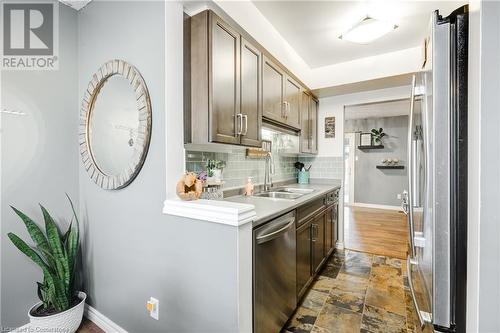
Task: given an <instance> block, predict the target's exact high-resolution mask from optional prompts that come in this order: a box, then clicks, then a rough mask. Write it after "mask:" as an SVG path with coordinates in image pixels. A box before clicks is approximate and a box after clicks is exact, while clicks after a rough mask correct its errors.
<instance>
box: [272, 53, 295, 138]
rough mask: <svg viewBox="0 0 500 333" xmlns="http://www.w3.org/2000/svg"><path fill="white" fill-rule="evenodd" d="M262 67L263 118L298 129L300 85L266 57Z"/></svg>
mask: <svg viewBox="0 0 500 333" xmlns="http://www.w3.org/2000/svg"><path fill="white" fill-rule="evenodd" d="M263 66H264V69H263V96H264V112H263V116H264V118H266V119H268V120H271V121H273V122H277V123H279V124H282V125H286V126H288V127H292V128H294V129H300V91H301V88H300V84H299V83H297V81H296V80H294V79H293V78H292V77H291V76H289V75H288V74H287V73H286V71H285V70H284V69H283V68H281V67H280V66H279V65H278V64H276V62H274V61H273V60H271V59H270V58H268V57H266V56H264V65H263Z"/></svg>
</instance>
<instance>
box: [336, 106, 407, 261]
mask: <svg viewBox="0 0 500 333" xmlns="http://www.w3.org/2000/svg"><path fill="white" fill-rule="evenodd" d="M408 110H409V99H401V100H391V101H384V102H376V103H365V104H357V105H347V106H345V107H344V145H343V154H344V181H343V186H344V209H343V216H344V219H343V220H344V247H345V248H346V249H350V250H355V251H361V252H368V253H372V254H377V255H384V256H389V257H393V258H399V259H405V258H406V257H407V251H408V227H407V221H406V215H405V214H404V213H403V212H402V210H401V195H402V193H403V191H404V190H405V188H407V181H408V175H407V168H406V166H405V162H406V160H407V141H408V140H407V137H408V115H407V112H408ZM380 128H383V132H384V133H386V136H385V137H383V140H382V142H379V141H377V142H375V140H374V136H373V135H372V134H370V133H372V130H373V129H375V130H376V131H379V130H380ZM366 135H368V139H369V140H368V141H369V142H368V143H363V144H361V142H362V140H361V137H362V136H363V142H364V141H366ZM370 138H371V139H370Z"/></svg>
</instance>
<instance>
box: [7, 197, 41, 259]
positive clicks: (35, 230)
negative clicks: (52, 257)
mask: <svg viewBox="0 0 500 333" xmlns="http://www.w3.org/2000/svg"><path fill="white" fill-rule="evenodd" d="M10 207H11V208H12V209H13V210H14V212H15V213H16V214H17V215H18V216H19V217H20V218H21V220H22V221H23V222H24V225H25V226H26V229H27V230H28V233H29V234H30V237H31V239H32V240H33V242H35V245H36V247H37V248H38V249H40V251H43V252H50V248H49V243H48V242H47V238H45V235H44V234H43V232H42V230H41V229H40V228H39V227H38V225H37V224H36V223H35V222H34V221H33V220H32V219H30V218H29V217H28V216H26V215H25V214H24V213H23V212H21V211H20V210H18V209H16V208H15V207H12V206H10Z"/></svg>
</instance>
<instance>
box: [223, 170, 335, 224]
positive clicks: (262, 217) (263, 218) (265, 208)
mask: <svg viewBox="0 0 500 333" xmlns="http://www.w3.org/2000/svg"><path fill="white" fill-rule="evenodd" d="M341 183H342V182H341V181H340V180H331V179H329V180H328V181H325V182H323V183H316V182H314V181H313V182H312V184H307V185H304V184H289V185H286V187H295V188H304V189H313V190H314V192H312V193H309V194H306V195H304V196H302V197H300V198H298V199H295V200H289V199H272V198H262V197H255V196H243V195H239V196H234V197H230V198H226V199H224V201H229V202H235V203H241V204H247V205H253V206H254V209H255V213H256V214H255V216H254V218H253V221H252V224H253V227H256V226H258V225H260V224H262V223H264V222H267V221H269V220H271V219H273V218H275V217H277V216H280V215H282V214H285V213H287V212H289V211H291V210H293V209H295V208H297V207H299V206H302V205H304V204H306V203H307V202H309V201H311V200H314V199H317V198H318V197H321V196H323V195H325V194H326V193H328V192H330V191H333V190H334V189H336V188H340V184H341Z"/></svg>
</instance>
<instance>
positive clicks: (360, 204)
mask: <svg viewBox="0 0 500 333" xmlns="http://www.w3.org/2000/svg"><path fill="white" fill-rule="evenodd" d="M350 206H352V207H365V208H375V209H388V210H403V209H402V208H401V206H389V205H376V204H369V203H362V202H355V203H353V204H351V205H350Z"/></svg>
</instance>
